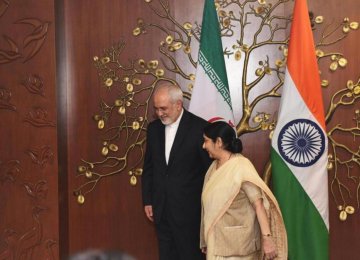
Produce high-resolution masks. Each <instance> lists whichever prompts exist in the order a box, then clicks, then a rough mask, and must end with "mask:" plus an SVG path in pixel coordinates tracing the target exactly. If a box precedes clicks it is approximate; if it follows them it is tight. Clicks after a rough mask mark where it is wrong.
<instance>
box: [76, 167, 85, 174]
mask: <svg viewBox="0 0 360 260" xmlns="http://www.w3.org/2000/svg"><path fill="white" fill-rule="evenodd" d="M77 170H78V172H81V173H82V172H84V171H86V167H85V166H79V167H78V169H77Z"/></svg>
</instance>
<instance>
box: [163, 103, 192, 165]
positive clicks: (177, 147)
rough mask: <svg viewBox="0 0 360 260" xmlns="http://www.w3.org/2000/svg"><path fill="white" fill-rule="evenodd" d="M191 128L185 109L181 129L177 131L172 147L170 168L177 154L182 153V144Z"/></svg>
mask: <svg viewBox="0 0 360 260" xmlns="http://www.w3.org/2000/svg"><path fill="white" fill-rule="evenodd" d="M189 127H190V126H189V115H188V112H187V111H186V110H185V109H184V113H183V116H182V118H181V120H180V124H179V127H178V129H177V131H176V135H175V139H174V143H173V145H172V147H171V151H170V156H169V163H168V166H170V165H171V164H172V162H173V160H174V157H175V156H176V154H177V153H178V152H179V151H181V144H182V141H183V139H184V137H185V136H186V134H187V133H188V131H189ZM164 147H165V146H164ZM164 150H165V148H164Z"/></svg>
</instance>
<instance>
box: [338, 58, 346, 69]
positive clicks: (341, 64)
mask: <svg viewBox="0 0 360 260" xmlns="http://www.w3.org/2000/svg"><path fill="white" fill-rule="evenodd" d="M338 63H339V65H340V67H343V68H344V67H345V66H346V65H347V63H348V62H347V59H345V58H340V59H339V61H338Z"/></svg>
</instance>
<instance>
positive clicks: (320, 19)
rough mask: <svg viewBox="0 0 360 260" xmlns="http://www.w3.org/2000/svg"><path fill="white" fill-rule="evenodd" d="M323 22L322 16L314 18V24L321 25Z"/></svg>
mask: <svg viewBox="0 0 360 260" xmlns="http://www.w3.org/2000/svg"><path fill="white" fill-rule="evenodd" d="M323 21H324V17H323V16H316V18H315V23H322V22H323Z"/></svg>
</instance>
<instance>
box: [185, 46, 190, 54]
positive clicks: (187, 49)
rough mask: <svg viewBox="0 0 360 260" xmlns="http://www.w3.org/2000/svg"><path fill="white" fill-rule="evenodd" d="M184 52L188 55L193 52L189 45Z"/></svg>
mask: <svg viewBox="0 0 360 260" xmlns="http://www.w3.org/2000/svg"><path fill="white" fill-rule="evenodd" d="M184 52H185V53H186V54H189V53H190V52H191V48H190V46H189V45H185V47H184Z"/></svg>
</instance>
